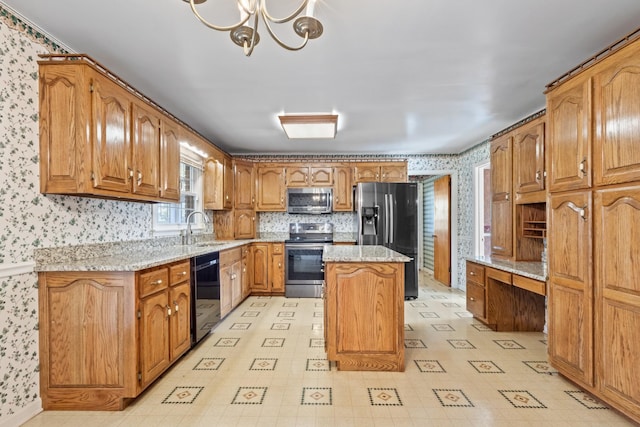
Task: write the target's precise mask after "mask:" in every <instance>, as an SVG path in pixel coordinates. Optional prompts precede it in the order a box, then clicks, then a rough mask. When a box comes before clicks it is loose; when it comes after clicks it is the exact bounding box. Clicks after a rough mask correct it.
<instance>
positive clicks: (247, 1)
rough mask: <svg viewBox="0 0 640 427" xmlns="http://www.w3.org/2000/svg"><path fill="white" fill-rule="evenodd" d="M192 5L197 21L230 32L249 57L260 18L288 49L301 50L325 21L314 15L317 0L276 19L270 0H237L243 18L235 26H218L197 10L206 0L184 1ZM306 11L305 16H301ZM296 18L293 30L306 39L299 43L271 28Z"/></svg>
mask: <svg viewBox="0 0 640 427" xmlns="http://www.w3.org/2000/svg"><path fill="white" fill-rule="evenodd" d="M183 1H184V2H187V3H189V4H190V5H191V10H192V11H193V14H194V15H196V17H197V18H198V20H200V22H202V23H203V24H204V25H206V26H207V27H209V28H212V29H214V30H218V31H229V32H230V36H231V40H232V41H233V42H234V43H235V44H237V45H238V46H241V47H242V48H243V49H244V54H245V55H247V56H250V55H251V53H252V52H253V48H254V47H255V46H256V45H257V44H258V43H259V42H260V35H259V34H258V18H259V17H260V16H262V20H263V21H264V24H265V26H266V27H267V31H268V32H269V34H270V35H271V37H272V38H273V39H274V40H275V41H276V43H278V44H279V45H280V46H282V47H283V48H285V49H288V50H300V49H302V48H303V47H305V46H306V45H307V42H308V41H309V40H311V39H317V38H318V37H320V36H321V35H322V30H323V29H322V24H321V23H320V21H318V20H317V19H316V18H314V17H313V10H314V8H315V3H316V0H302V3H301V4H300V6H298V8H297V9H296V10H295V11H294V12H292V13H291V14H290V15H288V16H285V17H283V18H275V17H273V16H271V15H270V14H269V12H268V11H267V0H235V1H236V3H237V5H238V10H239V11H240V21H239V22H238V23H236V24H234V25H229V26H219V25H214V24H212V23H210V22H209V21H207V20H206V19H204V18H203V17H202V15H201V14H200V13H199V12H198V11H197V10H196V4H201V3H204V2H205V1H206V0H183ZM303 11H305V12H304V15H302V16H299V15H300V14H302V12H303ZM294 18H297V19H296V20H295V21H294V22H293V30H294V31H295V32H296V34H297V35H299V36H300V37H302V38H303V39H304V41H303V42H302V44H300V45H299V46H289V45H287V44H286V43H284V42H283V41H282V40H280V39H279V38H278V36H276V35H275V33H274V32H273V30H272V28H271V24H283V23H285V22H289V21H291V20H293V19H294Z"/></svg>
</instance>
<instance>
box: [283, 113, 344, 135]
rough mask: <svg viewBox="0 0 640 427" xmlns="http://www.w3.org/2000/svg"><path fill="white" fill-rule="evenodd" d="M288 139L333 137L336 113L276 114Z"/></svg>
mask: <svg viewBox="0 0 640 427" xmlns="http://www.w3.org/2000/svg"><path fill="white" fill-rule="evenodd" d="M278 118H279V119H280V124H281V125H282V129H284V132H285V133H286V134H287V137H288V138H289V139H320V138H335V137H336V131H337V129H338V115H337V114H294V115H283V116H278Z"/></svg>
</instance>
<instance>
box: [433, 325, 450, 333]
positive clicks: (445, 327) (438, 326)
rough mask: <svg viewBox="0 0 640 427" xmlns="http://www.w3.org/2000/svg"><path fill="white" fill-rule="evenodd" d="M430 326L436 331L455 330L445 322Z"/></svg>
mask: <svg viewBox="0 0 640 427" xmlns="http://www.w3.org/2000/svg"><path fill="white" fill-rule="evenodd" d="M431 327H432V328H433V329H435V330H436V331H439V332H442V331H455V329H453V326H451V325H447V324H437V325H431Z"/></svg>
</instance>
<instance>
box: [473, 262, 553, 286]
mask: <svg viewBox="0 0 640 427" xmlns="http://www.w3.org/2000/svg"><path fill="white" fill-rule="evenodd" d="M467 259H468V260H469V261H472V262H475V263H478V264H482V265H485V266H487V267H492V268H496V269H498V270H503V271H507V272H509V273H514V274H518V275H520V276H524V277H528V278H530V279H534V280H540V281H541V282H546V281H547V267H546V264H543V263H541V262H535V261H508V260H502V259H492V258H491V257H469V258H467Z"/></svg>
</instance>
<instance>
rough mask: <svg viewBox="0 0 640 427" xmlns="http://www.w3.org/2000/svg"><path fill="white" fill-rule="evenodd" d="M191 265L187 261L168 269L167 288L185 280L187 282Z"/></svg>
mask: <svg viewBox="0 0 640 427" xmlns="http://www.w3.org/2000/svg"><path fill="white" fill-rule="evenodd" d="M190 268H191V265H190V263H189V261H186V262H181V263H180V264H174V265H172V266H171V267H169V286H173V285H176V284H178V283H180V282H184V281H185V280H189V277H190V276H191V275H190V274H189V272H190Z"/></svg>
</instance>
